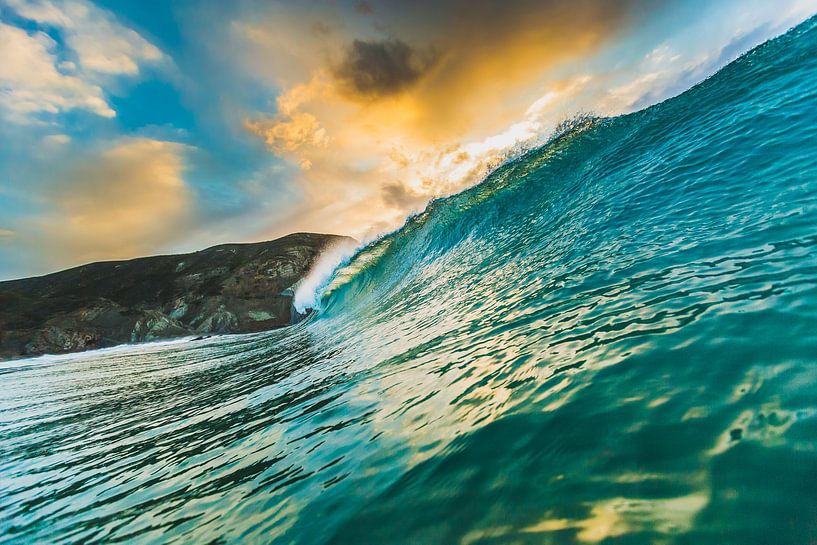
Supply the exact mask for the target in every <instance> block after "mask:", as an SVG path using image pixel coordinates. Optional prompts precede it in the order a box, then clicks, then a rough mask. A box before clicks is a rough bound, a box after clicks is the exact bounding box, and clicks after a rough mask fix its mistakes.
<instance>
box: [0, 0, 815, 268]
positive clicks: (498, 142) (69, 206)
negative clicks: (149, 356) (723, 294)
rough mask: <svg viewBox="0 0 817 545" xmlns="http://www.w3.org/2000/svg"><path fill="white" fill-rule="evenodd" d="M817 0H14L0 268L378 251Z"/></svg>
mask: <svg viewBox="0 0 817 545" xmlns="http://www.w3.org/2000/svg"><path fill="white" fill-rule="evenodd" d="M814 13H817V0H776V1H774V2H770V1H767V0H762V1H761V0H706V1H704V0H667V1H658V0H618V1H615V2H613V1H610V0H484V1H479V0H449V1H427V0H417V1H414V2H404V1H386V2H375V1H373V0H369V1H362V0H351V1H344V0H323V1H317V0H315V1H301V2H294V1H292V2H284V1H277V2H276V1H272V0H270V1H261V0H259V1H249V0H236V1H231V2H222V1H218V0H201V1H193V0H175V1H173V0H170V1H160V0H139V1H137V0H132V1H126V0H93V1H92V0H0V280H2V279H11V278H18V277H24V276H31V275H39V274H45V273H48V272H51V271H55V270H59V269H63V268H66V267H70V266H75V265H79V264H82V263H87V262H90V261H98V260H111V259H128V258H132V257H137V256H141V255H151V254H157V253H176V252H186V251H194V250H197V249H202V248H205V247H209V246H212V245H215V244H220V243H225V242H252V241H259V240H268V239H271V238H276V237H279V236H283V235H285V234H287V233H291V232H296V231H314V232H323V233H338V234H345V235H350V236H353V237H356V238H357V239H358V240H361V241H367V240H371V239H372V238H374V237H376V236H378V235H379V234H382V233H385V232H388V231H391V230H393V229H395V228H397V227H399V226H400V225H401V224H402V223H403V222H404V220H405V218H406V217H407V216H408V215H409V214H411V213H414V212H417V211H420V210H422V208H423V207H424V206H425V204H426V203H427V202H428V201H429V200H430V199H432V198H435V197H440V196H445V195H448V194H451V193H454V192H457V191H460V190H462V189H464V188H465V187H468V186H470V185H473V184H474V183H477V182H479V181H480V180H481V179H482V178H483V177H484V175H485V174H486V172H488V171H490V169H491V168H492V167H494V166H496V165H497V164H499V163H500V162H501V161H502V160H503V159H504V158H507V157H508V156H509V155H510V154H513V153H514V152H515V151H517V150H520V149H524V148H525V147H529V146H531V145H534V144H535V143H537V142H542V141H544V139H546V138H547V136H548V134H550V132H551V131H552V130H553V128H554V127H555V126H556V125H558V124H559V123H560V122H563V121H565V120H568V119H570V118H572V117H575V116H577V115H582V114H593V115H619V114H622V113H627V112H631V111H635V110H638V109H641V108H644V107H646V106H649V105H651V104H654V103H657V102H660V101H662V100H665V99H666V98H669V97H672V96H675V95H677V94H679V93H681V92H683V91H684V90H686V89H688V88H690V87H691V86H693V85H695V84H696V83H698V82H700V81H702V80H703V79H705V78H706V77H708V76H709V75H711V74H713V73H714V72H716V71H717V70H718V69H719V68H720V67H722V66H724V65H725V64H727V63H728V62H730V61H732V60H734V59H735V58H736V57H738V56H739V55H740V54H741V53H743V52H745V51H747V50H748V49H750V48H751V47H753V46H755V45H757V44H760V43H762V42H764V41H765V40H767V39H769V38H771V37H773V36H776V35H779V34H781V33H783V32H785V31H786V30H787V29H789V28H791V27H792V26H794V25H796V24H797V23H799V22H801V21H803V20H805V19H807V18H808V17H809V16H811V15H812V14H814Z"/></svg>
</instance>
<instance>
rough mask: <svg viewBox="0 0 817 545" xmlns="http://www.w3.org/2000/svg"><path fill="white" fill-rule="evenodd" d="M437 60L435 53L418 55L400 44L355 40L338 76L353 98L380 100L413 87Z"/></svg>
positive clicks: (414, 50) (336, 75)
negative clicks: (355, 96) (379, 98)
mask: <svg viewBox="0 0 817 545" xmlns="http://www.w3.org/2000/svg"><path fill="white" fill-rule="evenodd" d="M436 59H437V56H436V54H435V53H434V52H433V50H428V51H417V50H416V49H414V48H412V47H410V46H409V45H407V44H406V43H404V42H402V41H400V40H378V41H363V40H354V41H353V42H352V45H351V46H349V48H348V50H347V52H346V56H345V58H344V59H343V61H342V62H341V63H340V64H339V65H338V66H336V67H335V69H334V75H335V77H336V78H337V80H338V82H339V83H340V84H341V86H342V87H343V88H344V90H345V91H347V92H348V93H349V94H351V95H353V96H354V95H359V96H362V97H365V98H378V97H381V96H385V95H392V94H395V93H399V92H400V91H403V90H405V89H407V88H408V87H410V86H411V85H412V84H414V83H415V82H417V80H419V79H420V77H421V76H422V75H423V74H424V73H425V72H426V71H427V70H428V69H429V68H431V67H432V66H433V65H434V63H435V62H436Z"/></svg>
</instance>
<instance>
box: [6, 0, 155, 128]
mask: <svg viewBox="0 0 817 545" xmlns="http://www.w3.org/2000/svg"><path fill="white" fill-rule="evenodd" d="M2 4H5V5H6V6H8V8H10V9H11V10H13V11H14V12H16V13H17V14H18V15H19V16H20V17H23V18H25V19H28V20H30V21H33V22H34V23H36V24H37V26H38V27H39V28H40V30H33V31H31V32H29V31H26V30H24V29H22V28H19V27H17V26H13V25H11V24H8V23H3V22H0V59H2V62H1V63H0V108H2V109H3V110H5V113H6V117H7V119H9V120H10V121H13V122H16V123H32V122H33V121H34V119H35V117H34V116H35V114H42V113H46V114H58V113H61V112H65V111H69V110H73V109H81V110H86V111H89V112H92V113H94V114H97V115H100V116H102V117H114V116H115V115H116V112H115V111H114V110H113V109H112V108H111V106H110V104H109V103H108V101H107V100H106V98H105V94H104V90H103V87H102V85H103V84H104V82H105V81H106V80H105V79H104V78H105V77H110V76H116V75H121V76H134V75H137V74H139V70H140V66H141V65H143V64H145V63H155V62H158V61H161V60H162V59H164V55H163V53H162V52H161V51H160V50H159V49H158V48H157V47H156V46H154V45H153V44H151V43H150V42H148V41H147V40H145V39H144V38H143V37H142V36H140V35H139V34H137V33H136V32H135V31H133V30H132V29H129V28H127V27H125V26H123V25H121V24H120V23H119V22H117V21H116V19H115V18H114V16H113V15H112V14H110V13H109V12H107V11H105V10H102V9H100V8H98V7H96V6H94V5H93V4H91V3H89V2H86V1H85V0H65V1H61V0H54V1H49V0H39V1H36V0H35V1H25V0H0V5H2ZM52 28H55V29H58V30H59V33H60V36H61V37H62V39H63V40H64V45H62V46H61V45H59V44H57V43H56V42H55V41H54V40H53V39H52V38H51V37H50V36H49V35H48V34H47V32H46V31H48V32H50V29H52ZM66 57H68V58H66Z"/></svg>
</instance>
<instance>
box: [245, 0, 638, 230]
mask: <svg viewBox="0 0 817 545" xmlns="http://www.w3.org/2000/svg"><path fill="white" fill-rule="evenodd" d="M636 4H638V5H639V6H642V7H643V6H645V5H647V4H649V0H642V1H641V2H640V3H639V2H638V1H637V0H626V1H624V2H619V3H616V4H612V3H610V2H603V1H601V0H570V1H568V0H548V1H544V2H543V1H538V0H536V1H534V0H521V1H519V2H516V3H514V5H513V6H512V8H509V6H508V5H507V4H506V3H504V2H500V1H499V0H488V1H486V2H477V3H473V2H466V1H464V0H463V1H459V0H453V1H451V2H446V3H442V4H440V3H432V2H422V1H421V2H418V3H412V4H411V5H407V4H405V3H402V2H392V3H389V2H385V3H382V4H378V5H377V10H376V11H373V12H371V13H363V14H362V13H360V11H359V10H356V9H355V7H354V5H351V6H350V5H348V4H347V7H346V8H345V9H346V10H347V12H345V13H344V12H343V11H342V10H343V9H344V8H343V7H342V6H341V5H340V4H332V5H330V6H327V7H326V8H325V9H324V10H322V11H321V12H320V13H318V14H317V15H318V16H319V17H320V18H319V19H312V18H311V17H313V15H312V14H311V13H310V12H303V11H302V10H301V9H300V8H298V7H296V6H292V7H286V6H283V5H276V6H275V7H274V8H270V12H269V13H268V15H267V16H268V18H264V17H262V16H259V14H258V13H254V14H253V16H254V20H250V19H245V20H243V21H237V22H235V23H234V24H233V25H232V30H233V32H234V34H233V35H232V36H231V39H232V40H233V43H237V44H243V48H242V49H240V51H241V54H240V55H239V56H238V57H239V58H240V59H241V62H243V63H246V68H247V71H248V73H252V74H253V75H254V77H256V78H257V79H258V80H259V81H263V82H274V84H276V85H277V86H278V87H279V89H281V92H279V93H278V97H277V100H276V106H277V108H276V109H275V111H274V112H269V113H266V114H256V115H249V116H248V117H247V119H246V120H245V122H244V128H245V129H246V130H247V131H248V132H249V133H250V134H251V135H253V136H256V137H258V138H259V139H261V140H262V141H263V142H264V143H265V144H266V145H267V147H268V148H269V149H270V151H272V152H273V153H274V154H276V155H278V156H279V157H282V158H284V159H286V160H287V161H289V162H290V163H291V164H293V165H299V166H300V167H301V170H300V171H299V173H297V174H296V178H295V180H294V182H293V183H294V184H295V185H296V186H297V187H298V189H299V190H300V194H301V195H302V202H301V204H300V206H299V207H298V210H296V211H295V212H294V213H293V214H292V216H291V217H281V218H279V219H278V221H277V222H276V225H278V227H276V229H280V228H281V227H280V225H286V228H288V229H319V230H324V231H326V230H336V231H340V232H344V233H347V234H351V235H352V236H356V237H359V238H364V239H365V238H367V237H368V236H369V235H370V234H372V231H373V230H374V229H385V230H389V229H393V228H395V227H397V226H398V225H399V224H400V223H401V222H402V221H403V219H404V218H405V215H406V214H407V213H409V212H411V211H416V210H417V209H419V208H420V207H422V206H423V205H424V204H425V203H426V202H427V201H428V200H430V199H431V198H434V197H438V196H442V195H446V194H450V193H452V192H455V191H458V190H461V189H462V188H464V187H466V186H467V185H469V184H472V183H475V182H476V181H478V180H479V178H480V177H481V176H482V175H483V174H484V173H485V171H486V170H487V169H489V168H490V167H491V166H492V165H495V164H496V163H497V162H498V161H500V160H501V159H502V158H503V157H504V156H505V154H506V153H507V151H508V149H510V148H512V147H513V146H515V145H516V144H517V143H519V142H520V141H523V140H527V139H531V138H534V137H536V136H538V135H540V134H541V133H542V131H544V130H546V127H547V126H548V123H549V122H552V124H555V123H556V122H558V121H559V120H560V119H557V118H558V117H561V116H562V115H564V114H562V113H561V112H558V110H557V108H559V107H560V106H561V105H563V104H565V102H566V101H567V100H569V99H570V97H571V96H573V95H575V94H576V93H578V92H580V91H581V87H582V85H579V84H572V83H571V84H568V83H565V80H564V78H553V77H551V76H550V72H551V70H553V69H555V68H556V67H558V66H560V65H561V63H565V62H566V61H570V60H574V59H581V58H583V57H586V56H587V55H590V54H591V53H593V52H595V51H597V50H598V49H599V48H600V47H601V46H602V45H603V44H605V43H607V42H608V41H609V40H610V39H612V38H613V37H614V36H616V35H617V34H618V33H620V32H621V31H622V30H623V29H624V28H626V27H627V25H628V24H629V22H630V19H631V15H632V14H631V11H632V8H633V6H634V5H636ZM362 15H365V16H362ZM328 20H331V21H332V22H333V24H332V32H331V33H321V34H320V36H316V35H315V32H314V30H313V27H314V25H315V23H316V22H322V21H328ZM583 77H584V76H583ZM573 79H575V78H573ZM588 79H589V78H587V77H584V80H583V81H584V82H586V81H587V80H588ZM571 81H572V80H571ZM373 203H377V204H375V205H374V206H373ZM287 222H292V223H291V224H287ZM273 231H274V230H273ZM276 233H277V232H276Z"/></svg>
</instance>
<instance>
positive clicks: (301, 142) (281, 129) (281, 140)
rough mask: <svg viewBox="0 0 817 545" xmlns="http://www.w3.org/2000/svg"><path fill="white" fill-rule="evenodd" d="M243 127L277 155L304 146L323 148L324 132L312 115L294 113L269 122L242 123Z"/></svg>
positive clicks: (325, 138)
mask: <svg viewBox="0 0 817 545" xmlns="http://www.w3.org/2000/svg"><path fill="white" fill-rule="evenodd" d="M244 127H245V128H246V129H247V130H248V131H249V132H251V133H252V134H255V135H256V136H260V137H262V138H263V139H264V143H266V144H267V146H269V148H270V149H271V150H272V151H274V152H275V153H278V154H285V153H291V152H295V151H298V150H299V149H301V148H303V147H304V146H325V145H326V144H327V142H328V138H327V136H326V130H325V129H324V128H323V127H322V126H321V124H320V123H319V122H318V120H317V118H315V116H314V115H312V114H309V113H305V112H294V113H293V114H292V115H290V116H278V117H275V118H273V119H269V120H260V121H249V120H246V121H245V122H244Z"/></svg>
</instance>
